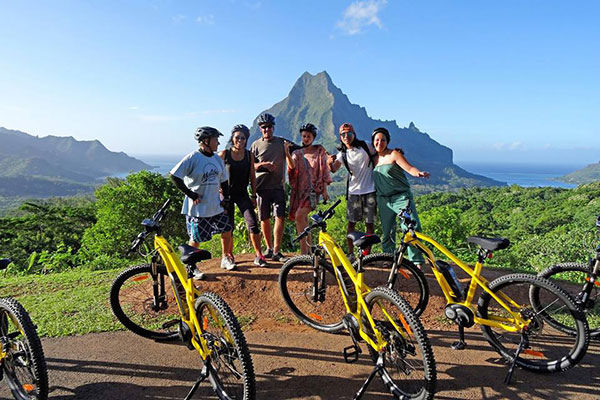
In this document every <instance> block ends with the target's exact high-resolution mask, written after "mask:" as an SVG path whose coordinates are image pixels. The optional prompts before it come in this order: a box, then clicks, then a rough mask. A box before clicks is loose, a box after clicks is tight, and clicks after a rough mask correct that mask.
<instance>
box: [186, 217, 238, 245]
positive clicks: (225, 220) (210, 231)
mask: <svg viewBox="0 0 600 400" xmlns="http://www.w3.org/2000/svg"><path fill="white" fill-rule="evenodd" d="M185 222H186V226H187V231H188V235H190V240H191V241H192V242H196V243H200V242H208V241H209V240H210V239H211V238H212V237H213V235H216V234H217V233H225V232H229V231H231V230H233V226H232V225H231V222H230V220H229V217H228V216H227V214H225V213H224V212H223V213H221V214H217V215H213V216H212V217H206V218H203V217H192V216H189V215H187V216H186V217H185Z"/></svg>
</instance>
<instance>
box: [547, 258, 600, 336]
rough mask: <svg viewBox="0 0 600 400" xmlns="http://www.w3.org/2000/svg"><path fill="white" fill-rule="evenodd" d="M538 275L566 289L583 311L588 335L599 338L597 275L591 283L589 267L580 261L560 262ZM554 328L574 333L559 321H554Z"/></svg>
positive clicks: (599, 318) (599, 316) (599, 313)
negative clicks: (588, 328)
mask: <svg viewBox="0 0 600 400" xmlns="http://www.w3.org/2000/svg"><path fill="white" fill-rule="evenodd" d="M538 276H541V277H542V278H546V279H550V280H551V281H553V282H554V283H556V284H558V285H559V286H560V287H561V288H563V289H564V290H566V291H567V293H569V294H570V295H571V296H572V297H573V299H574V300H575V303H576V304H577V305H578V306H579V307H580V308H581V309H582V310H583V312H584V313H585V316H586V319H587V322H588V325H589V327H590V337H591V338H594V339H597V338H600V298H599V297H598V296H599V295H600V288H599V287H598V286H597V285H598V284H599V283H598V281H597V279H598V277H594V282H593V283H591V282H589V280H590V278H591V277H592V271H591V269H590V267H589V266H588V265H585V264H581V263H573V262H569V263H561V264H556V265H553V266H551V267H548V268H546V269H545V270H543V271H542V272H540V273H539V275H538ZM556 328H557V329H561V330H563V331H564V332H567V333H570V334H574V332H573V329H571V328H570V327H568V326H565V325H563V324H561V323H560V322H559V321H557V322H556Z"/></svg>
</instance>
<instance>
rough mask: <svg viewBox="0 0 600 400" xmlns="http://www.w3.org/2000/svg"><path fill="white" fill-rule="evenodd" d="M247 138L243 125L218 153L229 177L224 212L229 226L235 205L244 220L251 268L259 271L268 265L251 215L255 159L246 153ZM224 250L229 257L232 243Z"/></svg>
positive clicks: (236, 128)
mask: <svg viewBox="0 0 600 400" xmlns="http://www.w3.org/2000/svg"><path fill="white" fill-rule="evenodd" d="M249 137H250V130H249V129H248V127H247V126H246V125H243V124H239V125H236V126H234V127H233V129H232V130H231V139H229V146H228V147H229V148H228V149H226V150H223V151H222V152H220V153H219V155H220V156H221V158H222V159H223V161H225V167H226V168H227V172H228V173H229V182H228V184H229V199H228V200H229V201H227V202H226V203H227V205H226V211H227V215H228V216H229V220H230V221H231V224H232V225H233V226H234V227H235V223H234V215H235V209H234V207H235V205H236V204H237V206H238V208H239V210H240V213H241V214H242V215H243V216H244V219H245V220H246V226H247V227H248V232H249V234H250V241H251V242H252V247H253V248H254V252H255V253H256V258H255V259H254V264H255V265H258V266H259V267H266V266H267V262H266V260H265V257H264V256H263V254H262V250H261V245H260V241H261V237H260V228H259V226H258V221H257V218H256V213H255V212H254V208H256V173H255V170H254V161H255V160H254V155H253V154H252V153H251V152H250V151H248V150H246V143H247V142H248V138H249ZM248 184H250V187H251V189H252V197H249V196H248ZM227 250H228V252H229V254H233V241H231V244H230V248H229V249H227Z"/></svg>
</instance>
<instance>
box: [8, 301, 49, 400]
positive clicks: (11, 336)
mask: <svg viewBox="0 0 600 400" xmlns="http://www.w3.org/2000/svg"><path fill="white" fill-rule="evenodd" d="M0 337H2V338H3V339H2V340H3V342H4V343H6V346H0V347H2V351H3V352H6V356H5V358H4V360H3V361H2V372H3V375H4V377H5V378H6V380H7V383H8V387H9V389H10V391H11V392H12V394H13V396H14V397H15V398H16V399H18V400H46V399H47V398H48V370H47V367H46V359H45V358H44V350H43V349H42V342H41V341H40V338H39V336H38V334H37V330H36V327H35V325H34V324H33V322H31V318H30V317H29V314H28V313H27V311H25V308H23V306H22V305H21V304H20V303H19V302H18V301H17V300H15V299H13V298H12V297H8V298H1V299H0Z"/></svg>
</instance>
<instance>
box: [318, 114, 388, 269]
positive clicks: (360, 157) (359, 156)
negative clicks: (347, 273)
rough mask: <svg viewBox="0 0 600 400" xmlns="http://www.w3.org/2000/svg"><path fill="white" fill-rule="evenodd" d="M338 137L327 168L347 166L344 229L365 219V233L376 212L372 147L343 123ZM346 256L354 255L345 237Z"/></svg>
mask: <svg viewBox="0 0 600 400" xmlns="http://www.w3.org/2000/svg"><path fill="white" fill-rule="evenodd" d="M339 134H340V141H341V142H342V143H341V145H340V147H338V150H339V151H338V153H337V154H336V155H331V156H329V160H328V163H329V167H330V168H331V172H336V171H337V170H338V169H339V168H340V167H341V166H342V164H343V165H344V166H345V167H346V169H347V170H348V179H347V181H346V199H347V206H346V214H347V218H348V230H347V232H348V233H351V232H354V231H355V227H356V223H357V222H360V221H363V220H364V221H365V227H366V231H367V233H373V232H374V223H375V216H376V215H377V197H376V196H375V184H374V183H373V166H374V157H375V150H374V149H373V147H372V146H371V145H368V144H367V143H365V142H364V141H362V140H359V139H358V138H357V137H356V132H355V131H354V127H353V126H352V124H350V123H344V124H342V125H341V126H340V128H339ZM347 240H348V241H347V244H348V250H349V256H350V259H351V260H354V259H355V256H354V243H353V242H352V239H347Z"/></svg>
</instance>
